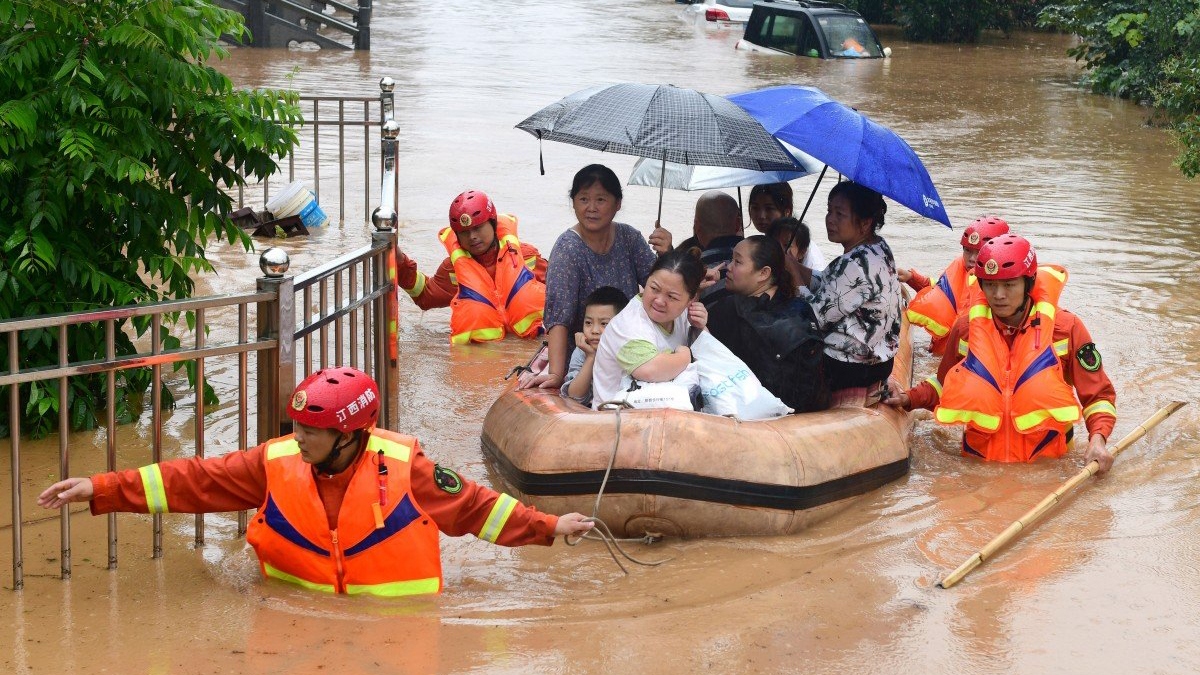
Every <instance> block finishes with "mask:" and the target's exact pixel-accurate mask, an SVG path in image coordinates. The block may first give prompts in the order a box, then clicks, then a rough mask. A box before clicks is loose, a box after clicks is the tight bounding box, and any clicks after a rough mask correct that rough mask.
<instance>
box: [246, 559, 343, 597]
mask: <svg viewBox="0 0 1200 675" xmlns="http://www.w3.org/2000/svg"><path fill="white" fill-rule="evenodd" d="M263 572H264V573H265V574H266V575H267V577H269V578H271V579H278V580H280V581H286V582H288V583H290V584H296V585H297V586H303V587H304V588H307V589H308V590H310V591H321V592H323V593H334V592H336V589H335V588H334V587H333V584H317V583H313V582H311V581H305V580H304V579H301V578H300V577H298V576H294V575H291V574H288V573H287V572H284V571H283V570H280V569H276V568H274V567H271V566H270V565H269V564H267V563H263Z"/></svg>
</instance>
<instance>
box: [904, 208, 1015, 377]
mask: <svg viewBox="0 0 1200 675" xmlns="http://www.w3.org/2000/svg"><path fill="white" fill-rule="evenodd" d="M1002 234H1008V223H1006V222H1004V220H1003V219H1001V218H998V217H996V216H981V217H979V218H976V219H975V220H974V221H972V222H971V224H970V225H968V226H967V229H965V230H963V234H962V240H961V242H960V243H961V244H962V256H961V257H958V258H955V259H954V262H952V263H950V266H949V267H947V268H946V271H945V272H942V276H940V277H938V279H937V282H936V283H933V284H930V283H929V277H926V276H924V275H923V274H921V273H920V272H918V271H916V270H914V269H907V270H898V271H897V276H898V277H899V278H900V281H903V282H904V283H906V284H908V285H909V286H910V287H911V288H912V289H913V290H914V291H916V292H917V295H916V297H915V298H913V300H912V302H910V303H909V304H908V310H907V312H906V314H907V316H908V321H909V323H911V324H913V325H914V326H920V327H922V328H924V329H925V330H926V332H928V333H929V336H930V339H931V342H930V343H929V351H931V352H933V353H934V354H938V355H941V354H943V353H945V351H946V342H947V339H946V337H947V334H948V333H949V332H950V326H951V325H953V324H954V319H955V318H957V317H958V315H959V314H961V313H962V312H964V311H966V309H967V307H969V306H970V304H971V301H972V300H973V299H975V298H974V297H973V295H972V290H973V288H972V287H973V286H974V285H975V273H974V271H973V270H974V269H975V260H976V258H978V257H979V249H980V248H983V245H984V244H986V243H988V242H989V241H991V240H992V238H994V237H998V236H1000V235H1002Z"/></svg>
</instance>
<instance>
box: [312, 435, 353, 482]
mask: <svg viewBox="0 0 1200 675" xmlns="http://www.w3.org/2000/svg"><path fill="white" fill-rule="evenodd" d="M361 432H362V430H361V429H356V430H355V431H354V435H353V436H351V437H350V440H348V441H346V442H345V443H343V444H341V445H338V442H337V441H336V440H334V442H333V448H332V449H331V450H330V451H329V456H328V457H326V458H325V459H323V460H321V461H320V462H318V463H316V464H314V465H313V468H315V469H316V470H317V472H318V473H323V474H325V475H327V476H332V475H334V474H335V473H340V471H334V470H333V465H334V463H336V462H337V460H338V457H341V455H342V450H345V449H346V448H348V447H350V446H351V445H353V444H355V443H358V442H359V440H360V439H361V438H362V434H361ZM342 469H343V470H345V467H342Z"/></svg>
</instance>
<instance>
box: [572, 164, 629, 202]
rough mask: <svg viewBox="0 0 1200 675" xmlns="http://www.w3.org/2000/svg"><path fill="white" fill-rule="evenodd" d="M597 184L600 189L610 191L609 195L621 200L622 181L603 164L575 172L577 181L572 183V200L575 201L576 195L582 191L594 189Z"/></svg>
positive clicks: (592, 165) (589, 165) (591, 165)
mask: <svg viewBox="0 0 1200 675" xmlns="http://www.w3.org/2000/svg"><path fill="white" fill-rule="evenodd" d="M596 183H599V184H600V187H602V188H604V189H605V190H607V191H608V193H609V194H611V195H612V196H614V197H616V198H617V199H621V179H620V178H617V174H615V173H613V170H612V169H610V168H608V167H607V166H604V165H603V164H588V165H587V166H585V167H583V168H582V169H580V170H579V171H576V172H575V179H574V180H572V181H571V192H570V196H571V199H575V195H577V194H579V193H580V191H582V190H585V189H587V188H590V187H592V186H593V185H595V184H596Z"/></svg>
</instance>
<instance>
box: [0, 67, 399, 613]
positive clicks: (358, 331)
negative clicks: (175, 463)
mask: <svg viewBox="0 0 1200 675" xmlns="http://www.w3.org/2000/svg"><path fill="white" fill-rule="evenodd" d="M380 86H381V90H382V91H383V93H384V96H383V97H381V98H382V105H381V115H382V118H383V119H382V120H381V122H382V127H383V128H382V138H381V142H380V146H381V160H382V166H383V171H382V175H381V179H380V194H381V195H382V197H383V199H384V200H386V201H381V203H380V206H379V207H378V208H376V209H375V210H374V213H373V214H372V216H371V219H372V222H373V223H374V225H375V229H376V231H375V232H374V233H373V234H372V240H371V243H370V244H369V245H367V246H364V247H362V248H360V249H358V250H355V251H351V252H350V253H348V254H346V255H344V256H342V257H340V258H338V259H336V260H334V261H332V262H329V263H327V264H325V265H322V266H320V267H318V268H317V269H314V270H311V271H309V272H307V273H305V274H302V275H300V276H299V277H296V278H292V277H289V276H286V272H287V271H288V266H289V261H288V259H287V254H286V253H284V252H283V251H282V250H281V249H277V248H271V249H268V250H266V251H264V252H263V254H262V255H261V256H260V261H259V265H260V268H261V269H262V271H263V273H264V276H263V277H261V278H259V279H258V282H257V288H256V289H255V291H254V292H253V293H243V294H233V295H217V296H210V297H203V298H194V299H190V300H178V301H170V302H160V303H153V304H143V305H132V306H126V307H116V308H111V309H104V310H97V311H90V312H79V313H68V314H55V315H47V316H37V317H27V318H20V319H13V320H6V321H0V341H4V342H3V344H6V345H7V351H8V363H7V371H8V372H7V373H3V374H0V387H4V386H7V387H8V392H9V417H10V437H9V441H10V461H11V469H12V487H11V489H12V517H13V528H12V551H13V563H12V569H13V589H14V590H19V589H21V588H23V587H24V577H23V539H22V529H23V522H22V504H21V475H22V471H21V467H22V462H21V412H22V410H23V406H24V404H25V403H27V401H24V400H22V395H21V392H22V385H30V384H32V383H41V382H54V381H57V384H58V392H59V400H60V401H62V402H63V403H62V404H60V406H59V413H58V465H59V475H60V476H61V478H67V477H68V476H70V467H71V453H70V448H69V437H70V419H69V414H70V411H69V407H68V406H67V405H65V402H66V401H67V400H68V390H69V388H70V378H72V377H80V376H88V375H96V374H103V375H104V376H105V392H106V399H107V404H106V410H105V419H104V426H105V446H104V447H105V452H106V455H105V467H106V469H107V470H108V471H113V470H116V468H117V466H116V462H117V456H116V447H117V446H116V433H117V425H116V418H117V411H116V401H117V395H116V394H117V383H116V378H117V374H118V373H120V372H121V371H123V370H128V369H133V368H150V369H151V425H152V429H153V432H152V433H153V439H152V443H151V453H150V455H151V456H150V460H151V463H157V462H159V461H160V460H161V458H162V449H163V433H162V432H163V410H162V387H163V379H162V376H163V370H162V369H163V366H174V364H179V363H189V362H190V363H194V364H195V366H194V370H193V372H194V376H193V382H192V384H193V385H194V387H195V404H194V406H195V410H194V419H193V420H192V425H193V429H194V445H195V447H194V455H195V456H196V457H204V456H205V445H206V442H205V440H206V439H205V435H206V429H207V426H206V420H205V413H206V411H205V397H204V390H205V385H206V383H208V379H207V377H206V373H207V371H206V366H208V365H209V360H210V359H217V358H230V357H232V358H236V365H235V369H236V373H237V386H236V389H237V391H236V396H235V399H236V407H237V443H238V447H239V448H243V449H244V448H247V447H249V435H250V425H251V422H252V420H251V416H253V417H254V418H255V419H254V420H253V422H254V423H255V428H256V441H255V442H256V443H261V442H264V441H266V440H269V439H270V438H274V437H277V436H279V435H281V434H284V433H287V432H290V430H291V429H290V427H291V424H290V421H288V418H287V416H286V412H285V411H286V408H285V406H286V405H287V403H288V401H289V400H290V397H291V394H292V390H293V389H294V387H295V385H296V383H297V375H298V374H299V373H301V372H302V373H303V374H304V375H308V374H309V373H311V372H312V371H313V370H314V368H324V367H327V366H330V365H350V366H352V367H357V368H360V369H362V370H364V371H366V372H368V373H371V374H372V375H373V376H374V377H375V379H376V380H377V381H378V383H379V388H380V391H381V392H383V393H384V397H385V401H384V405H382V406H380V408H381V410H380V424H381V425H382V426H384V427H388V426H390V424H391V410H390V407H389V406H388V405H387V398H388V393H389V392H390V391H391V388H392V385H393V381H394V373H395V369H396V366H397V354H396V328H397V326H396V317H397V312H398V308H397V297H396V283H395V254H396V211H397V207H398V204H397V190H396V188H397V181H398V177H397V175H396V167H397V136H398V133H399V126H398V125H397V124H396V122H395V120H394V119H393V117H394V106H393V105H392V102H391V89H392V84H391V81H390V78H385V79H384V81H383V82H381V83H380ZM184 313H188V315H190V316H191V317H192V318H194V321H193V322H192V326H191V328H190V329H189V328H187V327H186V322H185V324H184V325H183V328H184V330H183V335H182V336H180V346H179V347H178V348H165V347H164V333H163V331H162V330H161V329H162V328H163V326H164V325H168V326H169V325H172V324H173V321H172V320H171V318H172V317H177V316H179V315H181V314H184ZM135 319H137V320H138V321H139V322H146V323H147V324H148V332H147V333H146V336H145V337H142V338H137V339H135V341H134V353H132V354H125V355H120V356H118V355H117V353H116V344H117V331H118V330H119V329H121V328H122V327H123V326H124V324H125V323H127V322H131V321H133V320H135ZM93 323H96V324H101V325H103V327H104V333H105V356H104V358H103V359H100V360H97V361H86V362H72V361H71V360H70V359H69V356H68V355H69V353H70V341H69V335H70V333H71V331H72V329H73V328H74V327H81V326H84V325H86V324H93ZM173 325H175V327H176V328H177V329H179V328H180V324H178V323H174V324H173ZM252 325H253V326H254V328H253V334H252V332H251V331H252V329H251V326H252ZM231 327H236V328H235V330H230V328H231ZM28 331H50V332H51V333H52V334H56V335H57V348H58V359H57V363H55V364H50V365H38V366H22V365H21V357H20V354H21V352H20V346H21V344H22V341H21V335H22V333H25V332H28ZM235 332H236V335H234V334H233V333H235ZM131 339H132V338H131ZM185 340H186V342H185ZM184 344H186V345H187V346H183V345H184ZM252 353H253V354H255V356H256V370H257V378H255V383H256V386H255V388H254V390H253V391H254V396H255V398H256V401H255V403H256V405H255V407H254V410H253V412H252V410H251V405H250V400H249V399H250V392H251V388H250V381H251V377H250V372H249V366H250V364H249V356H250V354H252ZM3 365H4V364H0V367H2V366H3ZM59 521H60V545H61V577H62V578H63V579H68V578H70V576H71V528H70V517H69V513H68V509H67V506H65V505H64V506H63V507H61V509H60V511H59ZM246 523H247V517H246V514H245V513H244V512H243V513H239V514H238V535H239V536H241V535H244V534H245V531H246ZM195 543H196V545H197V546H202V545H203V544H204V517H203V516H202V515H197V516H196V520H195ZM152 545H153V556H154V557H156V558H157V557H161V556H162V551H163V546H162V516H161V515H157V514H156V515H155V516H154V518H153V544H152ZM116 565H117V521H116V516H115V514H109V516H108V567H109V569H114V568H115V567H116Z"/></svg>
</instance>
